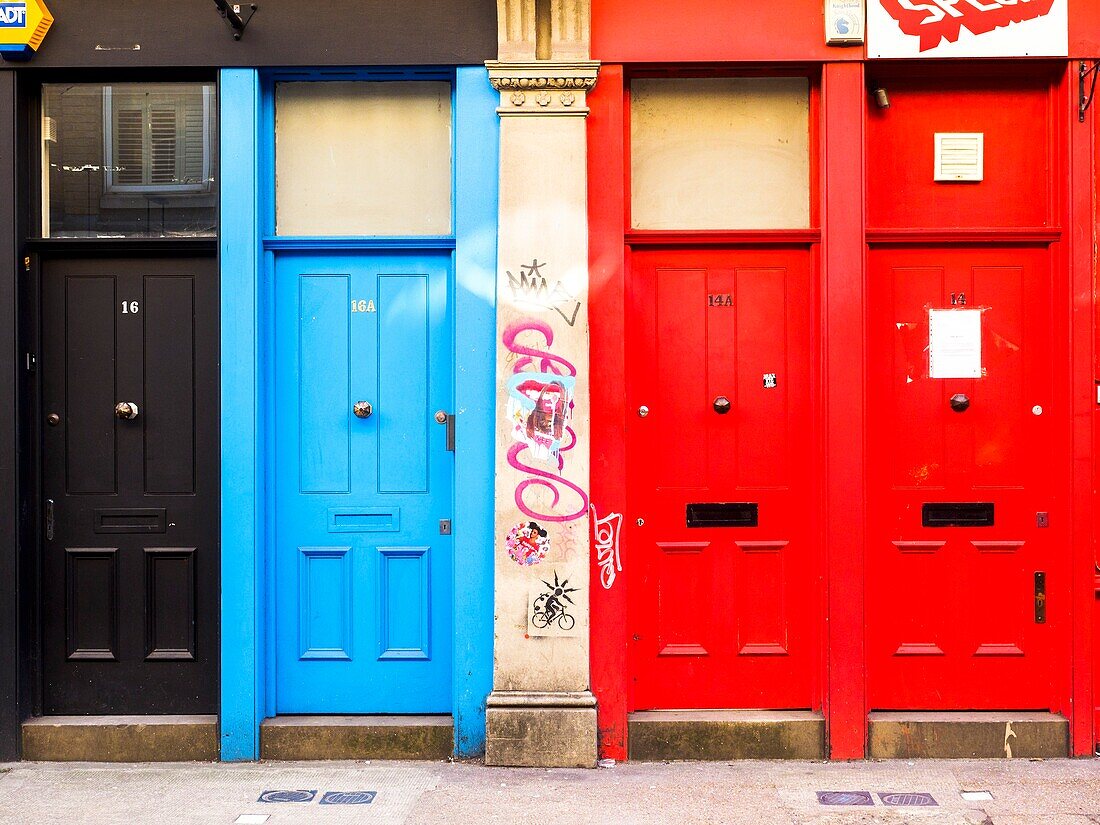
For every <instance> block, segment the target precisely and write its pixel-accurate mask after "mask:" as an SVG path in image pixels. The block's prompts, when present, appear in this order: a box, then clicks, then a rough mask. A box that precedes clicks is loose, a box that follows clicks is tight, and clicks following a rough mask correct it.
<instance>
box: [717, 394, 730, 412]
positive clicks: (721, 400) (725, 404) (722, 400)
mask: <svg viewBox="0 0 1100 825" xmlns="http://www.w3.org/2000/svg"><path fill="white" fill-rule="evenodd" d="M714 411H715V412H716V413H718V414H719V415H725V414H726V413H728V412H729V411H730V400H729V399H728V398H726V396H724V395H720V396H718V397H717V398H715V399H714Z"/></svg>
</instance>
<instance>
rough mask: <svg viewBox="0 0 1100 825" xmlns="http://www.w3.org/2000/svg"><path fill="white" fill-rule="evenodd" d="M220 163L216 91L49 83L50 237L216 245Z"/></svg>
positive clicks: (45, 205) (46, 208)
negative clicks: (212, 240) (202, 239)
mask: <svg viewBox="0 0 1100 825" xmlns="http://www.w3.org/2000/svg"><path fill="white" fill-rule="evenodd" d="M217 157H218V151H217V100H216V93H215V87H214V84H212V83H115V84H103V83H47V84H45V85H43V87H42V183H41V186H42V189H41V202H42V236H43V237H46V238H74V237H90V238H118V237H193V236H213V235H214V234H216V230H217V217H216V216H217V198H218V190H217V174H216V173H217Z"/></svg>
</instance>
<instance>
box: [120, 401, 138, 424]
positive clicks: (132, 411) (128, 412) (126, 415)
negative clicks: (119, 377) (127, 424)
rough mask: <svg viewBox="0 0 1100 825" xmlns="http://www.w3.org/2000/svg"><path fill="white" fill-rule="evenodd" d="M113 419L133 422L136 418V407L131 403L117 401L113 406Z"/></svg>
mask: <svg viewBox="0 0 1100 825" xmlns="http://www.w3.org/2000/svg"><path fill="white" fill-rule="evenodd" d="M115 417H116V418H121V419H122V420H124V421H133V420H134V419H135V418H137V417H138V405H137V404H135V403H134V402H133V401H119V402H118V403H117V404H115Z"/></svg>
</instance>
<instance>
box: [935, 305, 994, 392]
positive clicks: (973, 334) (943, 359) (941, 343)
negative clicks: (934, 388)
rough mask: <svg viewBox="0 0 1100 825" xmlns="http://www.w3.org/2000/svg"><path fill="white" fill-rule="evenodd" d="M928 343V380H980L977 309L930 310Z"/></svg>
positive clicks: (979, 341)
mask: <svg viewBox="0 0 1100 825" xmlns="http://www.w3.org/2000/svg"><path fill="white" fill-rule="evenodd" d="M928 339H929V340H928V361H929V370H928V372H929V375H930V376H931V377H932V378H981V377H982V311H981V310H980V309H930V310H929V311H928Z"/></svg>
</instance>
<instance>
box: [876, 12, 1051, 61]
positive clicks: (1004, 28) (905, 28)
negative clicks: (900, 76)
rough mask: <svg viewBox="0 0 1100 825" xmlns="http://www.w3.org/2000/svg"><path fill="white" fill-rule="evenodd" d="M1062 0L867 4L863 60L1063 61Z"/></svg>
mask: <svg viewBox="0 0 1100 825" xmlns="http://www.w3.org/2000/svg"><path fill="white" fill-rule="evenodd" d="M1067 3H1068V0H870V2H869V3H868V8H867V56H868V57H1066V56H1068V54H1069V13H1068V11H1067Z"/></svg>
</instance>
